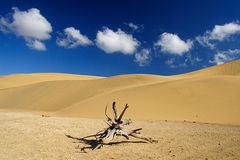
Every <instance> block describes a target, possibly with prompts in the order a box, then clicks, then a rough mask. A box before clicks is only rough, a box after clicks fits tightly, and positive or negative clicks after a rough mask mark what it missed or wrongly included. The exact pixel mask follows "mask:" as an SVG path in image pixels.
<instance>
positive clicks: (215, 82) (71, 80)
mask: <svg viewBox="0 0 240 160" xmlns="http://www.w3.org/2000/svg"><path fill="white" fill-rule="evenodd" d="M239 75H240V60H238V61H233V62H230V63H226V64H223V65H219V66H214V67H210V68H206V69H203V70H200V71H196V72H192V73H188V74H182V75H176V76H159V75H141V74H132V75H119V76H113V77H94V76H79V75H68V74H51V73H49V74H20V75H10V76H4V77H1V78H0V109H2V110H3V109H4V110H15V111H16V110H17V111H43V112H51V113H50V115H51V116H66V117H69V116H72V117H85V118H92V117H95V118H103V116H104V114H103V111H104V107H105V106H106V104H109V105H110V104H111V103H112V101H117V105H118V107H120V108H122V107H123V106H124V104H125V103H128V104H129V106H130V108H131V109H129V111H128V112H127V116H129V117H131V118H133V119H138V120H149V119H151V120H177V121H184V120H186V121H197V122H208V123H219V124H230V125H239V124H240V116H239V115H240V100H239V96H240V76H239Z"/></svg>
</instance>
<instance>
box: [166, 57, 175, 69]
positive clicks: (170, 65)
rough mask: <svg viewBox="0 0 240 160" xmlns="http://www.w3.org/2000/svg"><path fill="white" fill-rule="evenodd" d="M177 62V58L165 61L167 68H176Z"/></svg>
mask: <svg viewBox="0 0 240 160" xmlns="http://www.w3.org/2000/svg"><path fill="white" fill-rule="evenodd" d="M175 61H176V60H175V58H170V59H168V60H166V61H165V64H166V65H167V66H169V67H170V68H176V67H177V65H176V64H175V63H176V62H175Z"/></svg>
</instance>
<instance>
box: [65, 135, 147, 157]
mask: <svg viewBox="0 0 240 160" xmlns="http://www.w3.org/2000/svg"><path fill="white" fill-rule="evenodd" d="M65 136H66V137H67V138H70V139H73V140H78V142H73V143H82V144H86V145H88V146H86V147H82V148H81V153H87V152H86V151H85V149H92V150H94V149H98V148H101V144H100V143H99V142H98V141H97V140H96V139H85V138H78V137H73V136H71V135H68V134H65ZM125 143H126V144H129V143H147V142H145V141H118V142H110V143H109V144H106V145H110V146H112V145H118V144H125ZM76 149H79V148H76Z"/></svg>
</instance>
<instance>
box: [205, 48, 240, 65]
mask: <svg viewBox="0 0 240 160" xmlns="http://www.w3.org/2000/svg"><path fill="white" fill-rule="evenodd" d="M238 58H240V49H229V50H226V51H219V52H217V54H215V55H214V57H213V59H212V60H210V61H209V62H210V63H214V64H217V65H219V64H223V63H226V62H230V61H232V60H235V59H238Z"/></svg>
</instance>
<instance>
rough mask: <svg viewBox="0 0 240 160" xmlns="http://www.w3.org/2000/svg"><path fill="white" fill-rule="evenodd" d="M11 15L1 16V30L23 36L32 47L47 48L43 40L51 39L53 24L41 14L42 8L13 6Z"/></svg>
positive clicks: (37, 48)
mask: <svg viewBox="0 0 240 160" xmlns="http://www.w3.org/2000/svg"><path fill="white" fill-rule="evenodd" d="M12 9H13V13H10V17H1V18H0V30H1V31H2V32H5V33H13V34H15V35H17V36H20V37H23V38H24V39H25V41H26V43H27V46H29V47H30V48H32V49H36V50H46V46H45V45H44V43H43V42H42V41H44V40H47V39H50V38H51V35H50V33H51V32H52V26H51V24H50V23H49V22H48V21H47V19H46V18H45V17H44V16H42V15H41V13H40V10H38V9H37V8H31V9H29V10H27V11H20V10H19V9H18V8H16V7H13V8H12Z"/></svg>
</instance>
